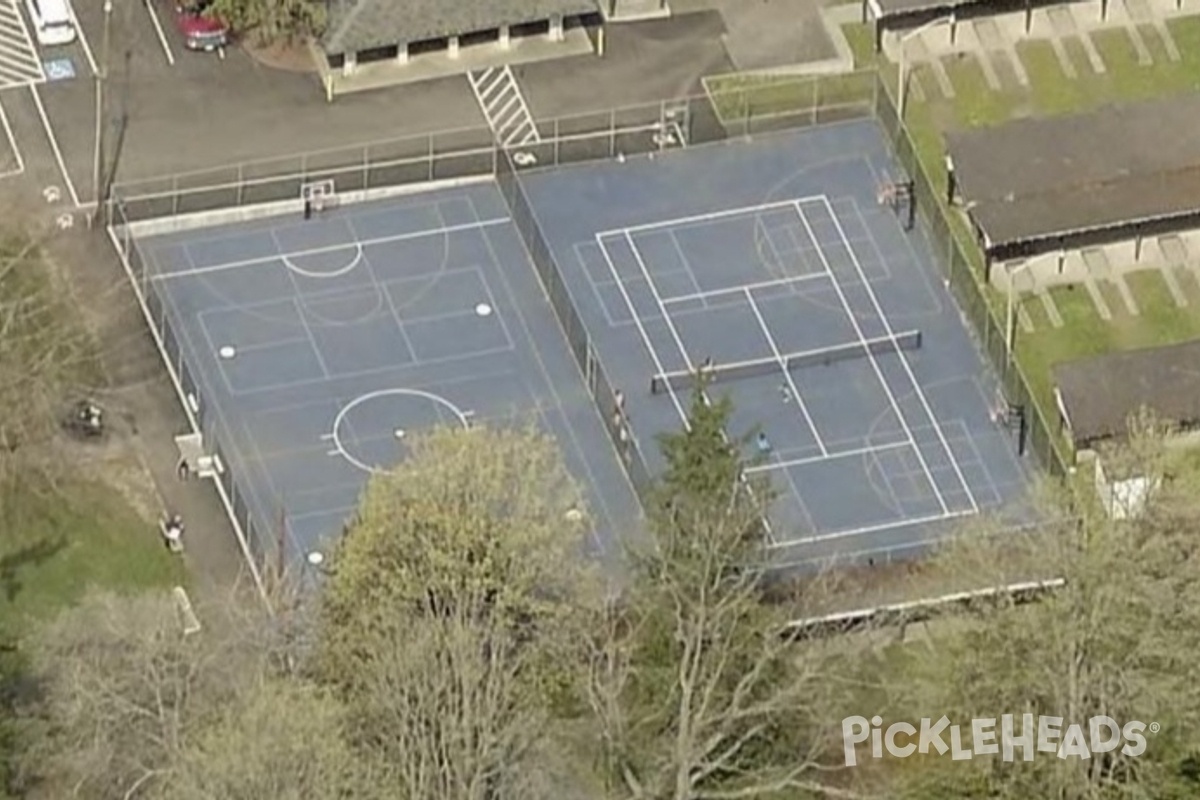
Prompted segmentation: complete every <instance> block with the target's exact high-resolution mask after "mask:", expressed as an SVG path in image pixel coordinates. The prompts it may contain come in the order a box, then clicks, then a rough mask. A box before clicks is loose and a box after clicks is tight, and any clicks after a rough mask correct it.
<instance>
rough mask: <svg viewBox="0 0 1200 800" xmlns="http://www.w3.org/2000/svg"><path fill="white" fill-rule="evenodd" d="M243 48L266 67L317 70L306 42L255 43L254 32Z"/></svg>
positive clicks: (248, 36) (306, 70)
mask: <svg viewBox="0 0 1200 800" xmlns="http://www.w3.org/2000/svg"><path fill="white" fill-rule="evenodd" d="M242 49H243V50H245V51H246V53H247V54H248V55H249V56H250V57H251V58H253V59H254V60H255V61H257V62H258V63H259V64H262V65H263V66H264V67H270V68H271V69H278V70H283V71H284V72H299V73H313V72H316V71H317V65H316V64H314V63H313V57H312V53H311V52H310V51H309V48H308V44H307V43H305V42H291V43H289V42H275V43H273V44H267V45H259V44H255V43H254V36H253V34H248V35H247V36H246V39H245V40H244V41H243V43H242Z"/></svg>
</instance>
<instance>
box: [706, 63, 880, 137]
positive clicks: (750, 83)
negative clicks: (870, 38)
mask: <svg viewBox="0 0 1200 800" xmlns="http://www.w3.org/2000/svg"><path fill="white" fill-rule="evenodd" d="M705 85H706V87H707V90H708V94H709V98H710V99H711V101H712V104H713V108H714V109H715V110H716V112H717V116H718V117H719V118H720V120H721V122H722V123H725V124H730V123H739V122H743V121H746V120H753V119H763V118H771V117H781V116H788V115H791V114H811V113H812V112H813V111H814V110H815V109H828V108H830V107H837V106H848V105H854V104H863V103H870V102H871V100H872V98H873V96H874V90H875V76H874V73H873V72H870V71H863V72H854V73H849V74H846V75H817V76H794V75H779V76H766V75H718V76H715V77H712V78H709V79H708V80H706V81H705Z"/></svg>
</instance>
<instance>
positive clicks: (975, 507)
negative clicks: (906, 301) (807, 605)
mask: <svg viewBox="0 0 1200 800" xmlns="http://www.w3.org/2000/svg"><path fill="white" fill-rule="evenodd" d="M823 203H824V205H825V210H826V211H827V212H828V213H829V217H830V219H832V220H833V225H834V227H835V228H837V231H838V235H839V236H841V238H842V244H843V246H844V247H845V248H846V252H848V253H849V254H850V260H851V261H852V262H853V263H854V268H855V270H856V271H857V272H858V278H859V280H861V281H862V283H863V288H864V289H866V290H867V294H868V295H869V296H870V298H871V305H873V306H874V307H875V313H876V314H878V315H879V319H880V321H881V322H882V323H883V326H884V329H885V330H886V331H887V333H888V335H889V336H894V335H895V331H894V330H893V329H892V323H891V322H890V321H889V320H888V318H887V316H886V315H885V314H884V313H883V307H882V306H881V305H880V304H879V298H878V297H877V296H876V295H875V290H874V289H872V288H871V283H870V281H868V280H867V275H866V273H865V272H864V271H863V268H862V264H861V263H859V260H858V254H857V253H855V252H854V248H853V247H851V246H850V242H849V240H848V239H847V238H846V231H845V229H844V228H842V222H841V220H840V219H838V216H837V212H836V211H834V209H833V206H832V205H830V203H829V199H828V198H826V199H825V200H824V201H823ZM797 211H799V206H797ZM800 213H801V215H802V216H803V212H800ZM805 224H806V225H807V222H806V223H805ZM826 268H828V266H827V267H826ZM831 277H832V274H831ZM833 283H834V285H835V286H837V280H836V279H834V281H833ZM838 288H839V293H840V287H838ZM846 310H847V311H849V310H850V309H849V306H847V308H846ZM897 355H899V357H900V364H901V365H902V366H903V367H904V373H905V374H906V375H907V376H908V380H909V382H910V383H912V387H913V392H914V393H915V394H916V396H917V399H918V400H920V401H921V407H922V408H923V409H924V410H925V414H926V415H927V416H928V417H929V421H930V423H931V424H932V425H933V430H934V432H935V433H936V434H937V437H938V440H939V441H940V442H941V444H942V449H943V450H945V451H946V457H947V458H948V459H950V464H951V465H952V466H953V467H954V473H955V475H957V476H958V481H959V483H960V484H962V487H963V490H964V491H965V492H966V493H967V499H968V500H970V501H971V509H972V512H973V513H979V504H978V503H977V502H976V501H975V494H974V492H972V491H971V487H970V486H969V485H967V478H966V476H965V475H963V472H962V467H961V466H960V465H959V463H958V459H957V458H956V457H955V456H954V451H953V450H951V449H950V443H949V442H948V441H947V440H946V434H945V433H944V432H943V431H942V426H941V424H940V423H939V422H938V420H937V417H936V416H934V413H933V408H932V407H931V406H930V405H929V399H928V398H927V397H926V396H925V391H924V390H923V389H922V388H921V385H920V384H919V383H918V382H917V376H916V375H914V374H913V371H912V365H911V364H909V363H908V356H906V355H904V353H902V352H898V353H897ZM910 433H911V431H910ZM914 445H915V442H914ZM922 460H924V459H922ZM929 479H930V481H932V480H933V474H932V473H930V475H929ZM939 494H940V492H939Z"/></svg>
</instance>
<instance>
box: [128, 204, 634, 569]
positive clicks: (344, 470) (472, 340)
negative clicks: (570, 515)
mask: <svg viewBox="0 0 1200 800" xmlns="http://www.w3.org/2000/svg"><path fill="white" fill-rule="evenodd" d="M138 247H139V249H140V252H141V253H142V254H143V255H142V257H143V260H144V261H146V262H147V266H146V270H147V273H148V279H147V282H148V284H149V286H148V288H149V290H150V291H149V292H147V294H149V295H151V297H152V302H153V303H161V304H162V306H163V308H164V309H165V317H166V319H167V321H168V324H166V325H164V330H165V338H166V339H167V341H166V343H165V350H166V352H167V353H168V354H169V355H171V354H175V353H178V354H179V362H180V363H179V367H178V369H179V372H180V376H181V382H182V384H183V386H184V387H185V390H187V392H188V394H189V398H188V399H189V402H190V403H191V405H192V407H193V409H194V410H195V412H196V414H197V416H198V417H199V418H200V424H201V427H202V428H203V430H204V432H205V434H206V438H208V439H210V440H211V442H213V443H214V445H215V446H217V447H219V449H220V456H221V458H222V460H223V461H224V462H225V463H224V466H225V467H226V469H227V471H228V473H229V474H231V475H232V476H233V482H234V485H235V493H236V494H237V496H238V497H240V498H241V502H243V503H244V504H245V505H246V506H247V508H245V509H244V512H245V514H246V516H247V517H248V520H249V523H250V525H249V527H250V528H251V529H252V530H254V531H255V532H256V535H257V536H258V537H259V538H260V540H261V539H262V538H263V537H271V538H270V539H268V542H266V543H264V542H262V541H259V542H258V544H259V547H260V549H261V550H262V551H264V552H269V550H270V545H271V544H273V542H274V537H275V535H276V534H277V532H282V533H283V535H284V536H286V544H287V545H288V548H287V549H288V551H289V555H290V557H291V558H293V559H294V558H296V557H297V556H298V555H301V554H305V553H308V552H312V551H313V550H319V549H321V548H323V547H325V546H326V545H327V543H328V540H329V539H330V538H331V537H333V536H336V535H338V534H339V533H340V531H341V530H342V527H343V525H344V524H345V522H346V521H347V520H348V519H349V518H350V516H351V515H352V513H353V511H354V509H355V506H356V504H357V500H358V497H359V494H360V492H361V490H362V487H363V485H364V482H365V481H366V479H367V477H368V476H369V475H370V474H371V473H372V472H373V471H375V470H377V469H379V468H383V467H387V466H390V465H392V464H394V463H396V462H397V461H398V460H400V459H402V458H403V457H404V456H405V453H406V444H405V442H406V440H408V439H409V437H410V436H411V435H412V434H413V433H415V432H417V431H420V430H422V429H426V428H428V427H430V426H433V425H437V424H441V425H453V426H458V425H461V426H470V425H474V424H477V423H495V424H503V425H510V424H516V425H523V424H535V425H537V426H538V427H540V429H541V430H543V431H545V432H547V433H549V434H551V435H552V436H554V438H555V439H556V441H557V442H558V444H559V446H560V448H561V450H562V453H563V455H564V458H565V460H566V463H567V466H568V468H569V469H570V471H571V472H572V474H573V475H574V476H575V478H576V479H577V480H578V481H579V482H580V483H581V484H582V485H583V487H584V489H585V491H586V493H587V496H588V500H589V504H590V509H589V510H590V511H591V512H592V516H593V518H594V521H595V527H596V540H595V546H596V547H597V548H599V549H602V550H609V549H610V547H609V545H610V542H609V541H608V539H609V537H611V536H613V535H615V534H616V532H618V531H625V530H629V529H630V528H631V526H632V525H633V524H634V521H635V520H636V519H637V516H638V506H637V501H636V497H635V495H634V494H633V491H632V489H631V487H630V485H629V482H628V479H627V478H626V476H625V474H624V472H623V470H622V468H621V466H620V463H619V460H618V458H617V456H616V453H615V450H614V449H613V446H612V444H611V442H610V440H609V438H608V436H607V433H606V431H605V428H604V422H603V421H602V419H601V417H600V415H599V413H598V412H597V409H596V407H595V405H594V403H593V402H592V400H591V397H590V396H589V395H588V393H587V391H586V387H585V386H584V383H583V380H582V378H581V376H580V373H579V370H578V368H577V366H576V365H575V363H574V362H573V361H572V360H571V354H570V352H569V351H568V349H567V346H566V343H565V341H564V339H563V336H562V333H561V331H560V329H559V327H558V323H557V322H556V320H555V318H554V316H553V313H552V311H551V310H550V309H549V307H548V306H547V305H546V303H545V300H544V297H543V294H542V291H541V288H540V286H539V284H538V282H537V277H536V274H535V272H534V270H533V268H532V267H531V266H530V264H529V257H528V255H527V253H526V251H525V249H524V247H523V244H522V242H521V239H520V237H519V236H518V234H517V232H516V230H515V228H514V227H513V224H512V222H511V220H510V219H509V212H508V209H507V207H506V205H505V203H504V201H503V199H502V198H501V196H500V194H499V193H498V192H497V190H496V188H495V186H494V184H492V183H490V182H487V181H484V182H479V183H476V184H475V185H471V186H465V187H460V188H454V189H446V190H439V191H430V192H423V193H419V194H413V195H410V196H407V197H401V198H394V199H389V200H382V201H375V202H366V203H356V204H345V205H343V206H341V207H337V208H332V209H327V210H323V211H322V212H321V213H319V214H315V215H313V217H312V218H311V219H305V218H304V217H303V216H302V215H301V214H299V213H294V214H286V215H284V216H273V217H266V218H264V219H260V220H257V221H251V222H243V223H238V224H231V225H230V224H226V225H219V226H215V227H197V228H194V229H191V230H186V231H180V232H174V233H164V234H161V235H154V236H142V237H139V239H138ZM235 505H237V503H236V502H235ZM241 511H242V510H239V516H240V515H241Z"/></svg>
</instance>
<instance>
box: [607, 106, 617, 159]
mask: <svg viewBox="0 0 1200 800" xmlns="http://www.w3.org/2000/svg"><path fill="white" fill-rule="evenodd" d="M616 156H617V110H616V109H615V108H610V109H609V110H608V157H609V158H616Z"/></svg>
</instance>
